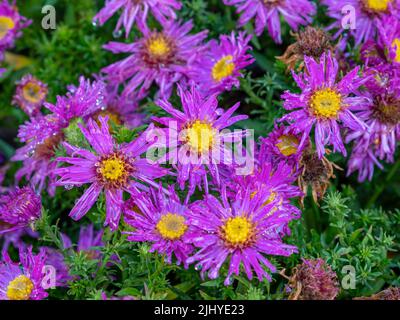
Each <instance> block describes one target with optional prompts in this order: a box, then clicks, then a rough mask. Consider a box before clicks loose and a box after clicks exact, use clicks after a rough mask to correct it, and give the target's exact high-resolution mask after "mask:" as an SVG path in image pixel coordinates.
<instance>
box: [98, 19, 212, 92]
mask: <svg viewBox="0 0 400 320" xmlns="http://www.w3.org/2000/svg"><path fill="white" fill-rule="evenodd" d="M162 26H163V31H155V30H153V31H151V30H149V29H148V28H147V26H145V27H143V28H142V29H143V30H142V32H143V37H142V38H141V39H139V40H137V41H136V42H134V43H132V44H125V43H118V42H111V43H109V44H107V45H105V46H104V48H105V49H107V50H110V51H111V52H113V53H129V54H130V56H129V57H127V58H125V59H124V60H121V61H118V62H116V63H114V64H112V65H110V66H108V67H106V68H104V69H103V71H104V72H105V73H106V74H107V75H108V79H109V81H111V83H114V84H120V83H123V82H125V81H127V80H129V81H128V82H127V84H126V86H125V89H124V91H123V96H129V95H131V94H132V93H134V92H135V91H136V90H137V89H139V92H138V93H137V94H138V95H139V96H144V95H146V93H147V91H148V90H149V88H150V86H151V85H152V83H153V82H155V83H156V84H157V85H158V87H159V93H158V94H159V96H161V97H165V98H168V97H169V96H170V94H171V91H172V88H173V85H174V83H176V82H178V81H180V80H181V81H187V80H188V73H189V69H190V66H191V64H192V63H193V62H194V61H195V60H196V59H197V58H198V56H199V54H200V53H201V52H202V51H204V45H202V44H201V43H202V41H203V40H204V38H205V37H206V36H207V31H203V32H200V33H198V34H195V35H190V34H189V32H190V30H191V29H192V28H193V24H192V22H191V21H188V22H186V23H184V24H182V25H181V24H180V23H178V22H168V23H163V24H162Z"/></svg>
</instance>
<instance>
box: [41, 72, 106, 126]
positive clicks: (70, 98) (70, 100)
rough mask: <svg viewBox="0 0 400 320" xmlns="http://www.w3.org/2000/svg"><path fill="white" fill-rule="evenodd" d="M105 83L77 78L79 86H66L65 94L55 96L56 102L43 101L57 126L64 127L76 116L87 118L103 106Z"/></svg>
mask: <svg viewBox="0 0 400 320" xmlns="http://www.w3.org/2000/svg"><path fill="white" fill-rule="evenodd" d="M105 96H106V85H105V83H104V82H103V81H101V80H99V81H90V80H89V79H85V78H84V77H80V78H79V86H78V87H76V86H74V85H70V86H68V92H67V94H66V95H65V96H57V102H56V104H51V103H45V104H44V105H45V107H46V108H47V109H48V110H50V111H51V112H52V113H53V115H54V117H55V118H56V119H57V121H58V123H59V126H60V127H62V128H66V127H68V126H69V124H70V122H71V120H73V119H77V118H83V119H85V120H86V119H87V118H88V117H89V116H92V115H93V114H95V113H96V112H98V111H99V110H101V109H104V108H105V105H104V99H105Z"/></svg>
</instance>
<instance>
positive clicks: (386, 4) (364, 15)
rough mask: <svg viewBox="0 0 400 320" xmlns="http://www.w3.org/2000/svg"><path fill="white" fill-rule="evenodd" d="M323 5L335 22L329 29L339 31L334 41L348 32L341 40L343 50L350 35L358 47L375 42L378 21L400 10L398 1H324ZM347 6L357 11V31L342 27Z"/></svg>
mask: <svg viewBox="0 0 400 320" xmlns="http://www.w3.org/2000/svg"><path fill="white" fill-rule="evenodd" d="M322 4H324V5H326V6H327V7H328V12H327V14H328V16H329V17H331V18H332V19H334V20H335V21H334V22H333V23H332V24H331V25H330V26H329V28H328V30H332V29H335V30H337V32H336V34H335V35H334V39H336V38H339V37H340V36H342V35H343V34H344V32H348V33H347V34H345V35H344V36H343V38H342V40H341V45H340V47H341V48H342V49H344V48H345V46H346V43H347V41H348V36H349V35H350V36H352V37H353V38H354V40H355V45H356V46H359V45H361V44H363V43H365V42H366V41H368V40H374V39H375V36H376V34H377V24H378V21H379V20H380V19H382V18H384V17H385V16H389V15H392V14H395V13H396V11H397V9H399V8H400V5H399V4H400V2H399V1H398V0H322ZM345 6H352V7H353V8H354V9H355V17H356V19H357V20H356V23H357V26H356V29H355V30H351V29H350V30H346V29H345V28H343V26H342V21H343V17H344V16H343V13H342V10H343V8H344V7H345ZM396 14H397V13H396Z"/></svg>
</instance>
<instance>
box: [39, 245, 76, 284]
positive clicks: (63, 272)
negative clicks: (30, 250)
mask: <svg viewBox="0 0 400 320" xmlns="http://www.w3.org/2000/svg"><path fill="white" fill-rule="evenodd" d="M41 249H42V250H44V252H45V253H46V265H47V266H52V267H53V268H54V269H55V270H56V286H57V287H66V286H67V285H68V281H71V280H72V279H73V277H71V275H70V274H69V270H68V266H67V264H66V263H65V260H64V255H63V254H62V253H61V252H60V251H59V250H57V249H55V248H51V247H41Z"/></svg>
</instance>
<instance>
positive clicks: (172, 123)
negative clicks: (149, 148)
mask: <svg viewBox="0 0 400 320" xmlns="http://www.w3.org/2000/svg"><path fill="white" fill-rule="evenodd" d="M178 94H179V96H180V98H181V101H182V109H183V112H182V111H179V110H177V109H175V108H174V107H173V106H172V105H171V103H169V102H168V101H167V100H166V99H162V100H159V101H157V104H158V105H159V106H160V107H161V108H162V109H164V110H165V111H167V112H168V113H169V114H171V115H172V117H163V118H154V120H155V121H157V122H159V123H161V124H163V125H165V126H167V127H168V129H166V135H167V139H168V142H169V144H168V145H169V147H170V148H171V149H172V150H170V152H169V153H168V154H167V155H166V158H168V161H170V162H172V163H173V164H177V168H178V170H177V171H178V183H179V185H180V187H181V189H182V190H183V189H184V188H185V184H186V183H187V182H188V183H189V191H188V197H189V196H190V195H192V194H193V193H194V191H195V189H196V186H198V187H200V188H201V185H204V188H205V191H206V192H207V193H208V182H207V172H209V173H210V174H211V175H212V177H213V179H214V180H215V182H216V184H219V173H218V167H219V164H220V163H221V162H224V163H232V162H233V161H232V155H231V153H232V150H226V146H225V144H224V142H238V141H241V140H242V138H243V136H245V135H246V134H247V132H246V131H235V132H223V131H222V130H223V129H224V128H227V127H229V126H231V125H232V124H234V123H236V122H238V121H240V120H244V119H247V116H246V115H238V116H234V117H232V115H233V113H234V112H235V111H236V110H237V109H238V108H239V105H240V103H236V104H235V105H234V106H233V107H231V108H229V109H228V110H226V111H225V112H224V111H223V110H221V109H218V100H217V94H212V95H209V96H207V97H203V96H201V95H200V93H199V91H198V90H197V89H196V88H195V87H194V86H193V87H192V88H191V90H190V91H186V90H185V89H183V88H182V87H181V86H178ZM187 153H189V154H190V155H189V156H188V157H187V156H186V155H187Z"/></svg>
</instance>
